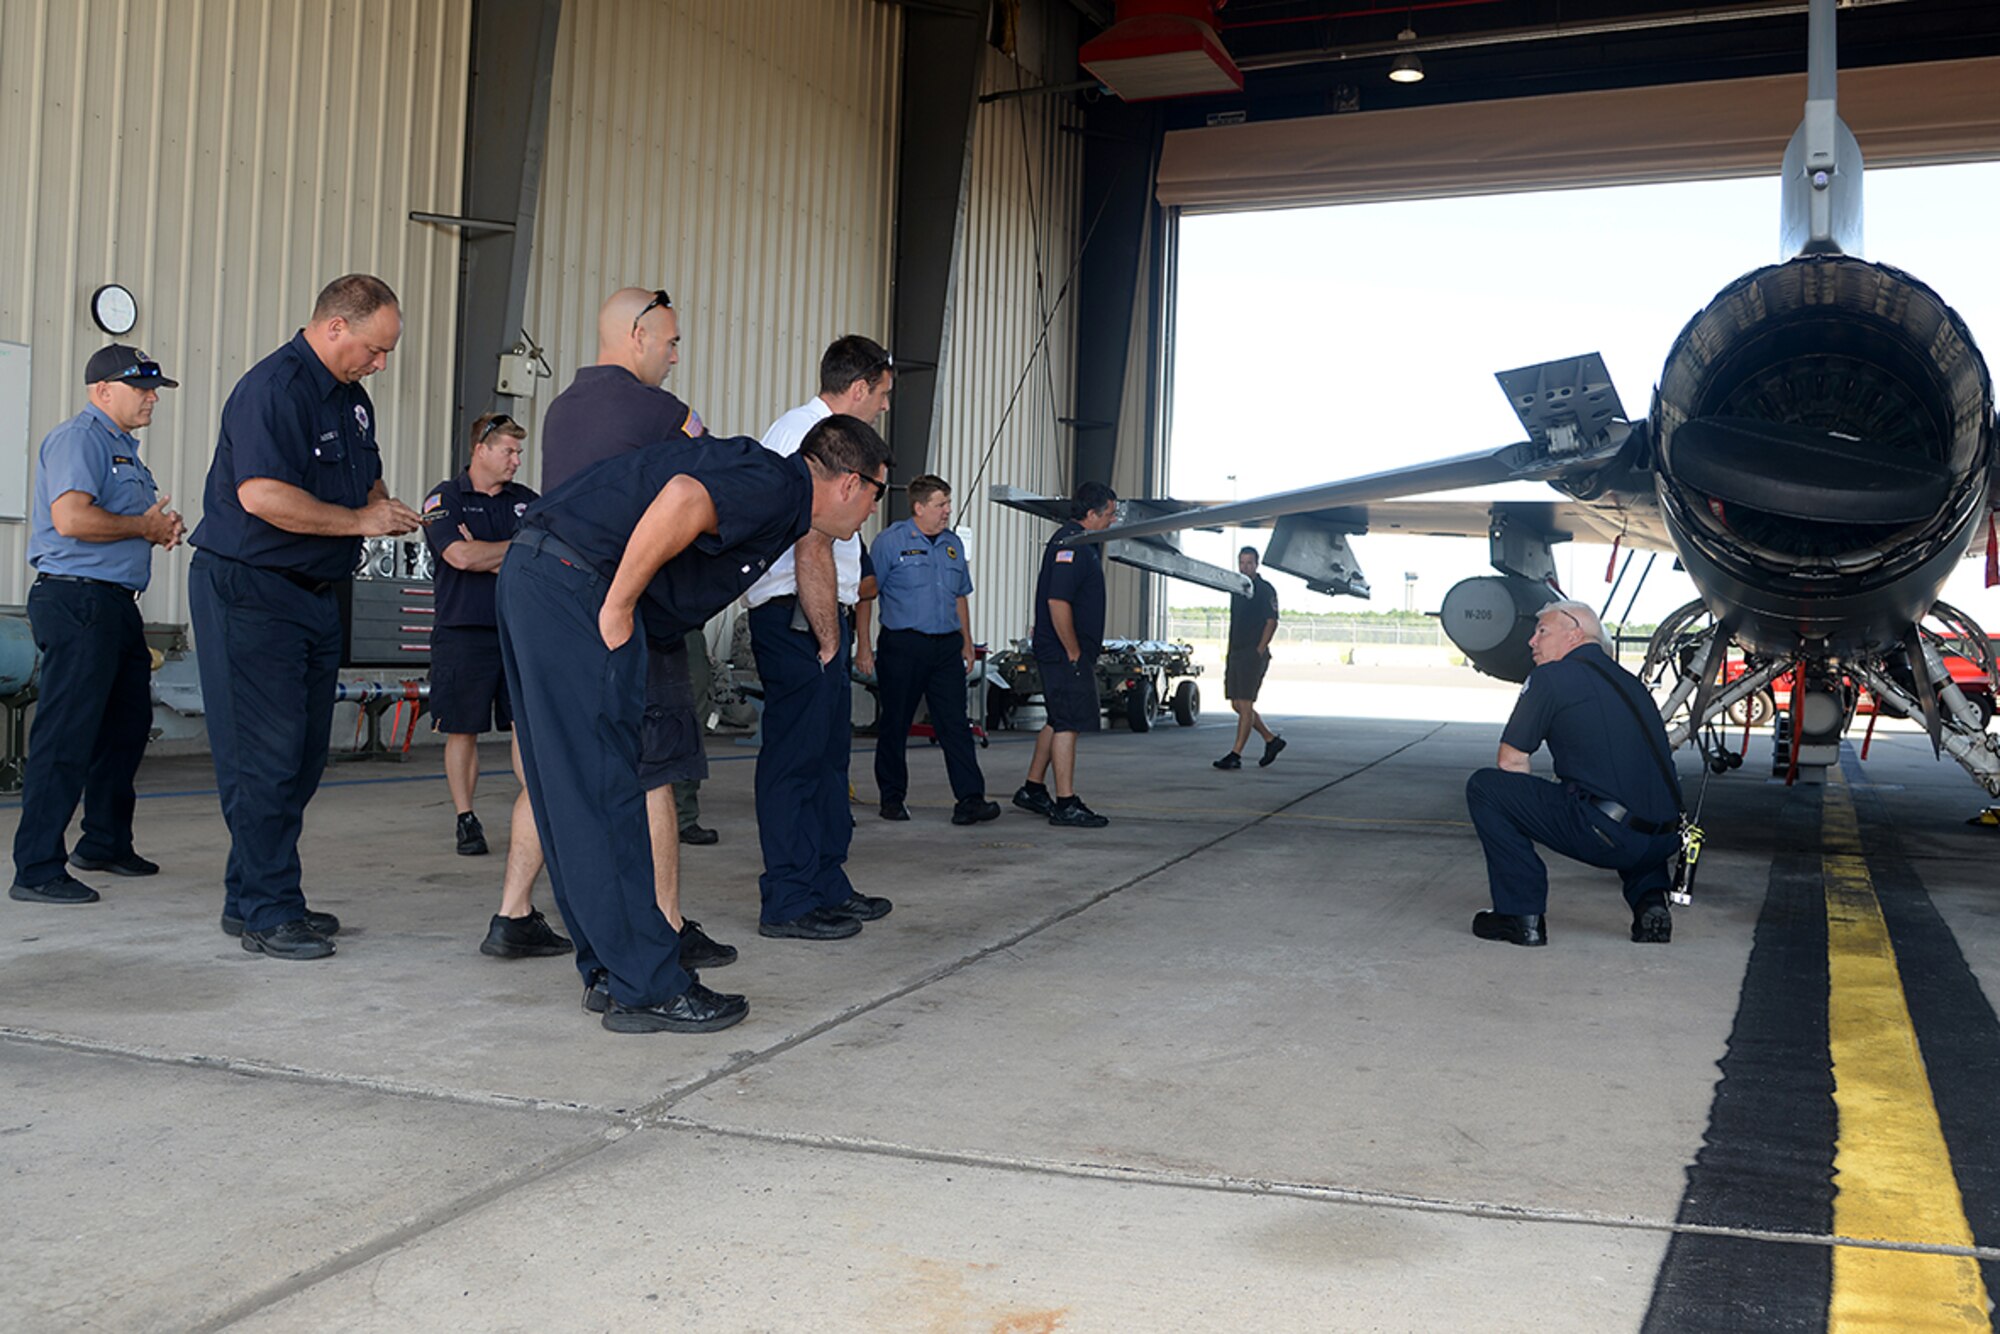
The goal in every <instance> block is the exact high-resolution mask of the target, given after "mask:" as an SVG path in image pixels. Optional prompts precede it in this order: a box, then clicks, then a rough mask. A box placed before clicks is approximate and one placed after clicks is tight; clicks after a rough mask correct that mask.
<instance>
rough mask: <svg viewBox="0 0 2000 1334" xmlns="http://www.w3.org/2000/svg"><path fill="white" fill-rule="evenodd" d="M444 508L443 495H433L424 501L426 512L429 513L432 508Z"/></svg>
mask: <svg viewBox="0 0 2000 1334" xmlns="http://www.w3.org/2000/svg"><path fill="white" fill-rule="evenodd" d="M443 508H444V497H443V496H441V495H437V496H431V497H430V498H428V499H427V500H425V501H424V513H426V514H429V513H430V512H431V511H432V510H436V509H443Z"/></svg>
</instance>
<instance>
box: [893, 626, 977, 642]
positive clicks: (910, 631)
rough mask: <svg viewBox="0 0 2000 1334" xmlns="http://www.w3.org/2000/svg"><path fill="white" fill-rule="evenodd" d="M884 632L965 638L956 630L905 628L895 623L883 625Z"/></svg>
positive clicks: (928, 636) (938, 637)
mask: <svg viewBox="0 0 2000 1334" xmlns="http://www.w3.org/2000/svg"><path fill="white" fill-rule="evenodd" d="M882 633H883V634H885V635H922V636H923V637H924V638H925V639H951V640H957V639H962V638H964V636H963V635H961V634H960V633H959V632H958V631H956V630H915V629H904V628H903V627H902V626H900V625H894V626H892V625H885V626H883V627H882Z"/></svg>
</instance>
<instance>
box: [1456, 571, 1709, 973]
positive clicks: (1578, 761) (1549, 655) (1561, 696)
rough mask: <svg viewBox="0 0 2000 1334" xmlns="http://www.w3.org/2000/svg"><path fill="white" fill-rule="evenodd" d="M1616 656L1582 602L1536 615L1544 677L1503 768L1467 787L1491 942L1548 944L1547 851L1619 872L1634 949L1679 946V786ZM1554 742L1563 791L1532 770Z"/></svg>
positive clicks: (1524, 708)
mask: <svg viewBox="0 0 2000 1334" xmlns="http://www.w3.org/2000/svg"><path fill="white" fill-rule="evenodd" d="M1609 648H1610V641H1609V640H1608V639H1607V638H1606V637H1605V634H1604V626H1603V625H1602V623H1600V622H1599V621H1598V619H1597V613H1596V612H1594V611H1592V610H1591V609H1590V608H1589V607H1587V606H1585V605H1584V604H1583V603H1581V602H1552V603H1550V604H1549V605H1548V606H1546V607H1544V608H1542V610H1541V612H1540V614H1539V615H1538V616H1537V617H1536V618H1535V633H1534V637H1533V638H1531V639H1530V640H1529V641H1528V651H1529V653H1530V654H1531V655H1532V656H1533V657H1534V660H1535V669H1534V670H1533V671H1531V672H1529V673H1528V679H1527V680H1526V681H1524V682H1522V683H1521V697H1520V699H1518V700H1517V701H1515V704H1514V713H1513V716H1512V717H1510V718H1508V720H1507V728H1506V730H1505V731H1504V732H1502V733H1501V734H1500V752H1499V755H1498V757H1497V758H1496V759H1495V761H1494V765H1495V767H1494V768H1491V769H1480V770H1478V771H1477V772H1475V773H1474V774H1473V775H1472V777H1471V778H1470V779H1468V780H1467V781H1466V784H1465V804H1466V808H1467V809H1468V810H1469V811H1470V813H1471V815H1472V827H1473V828H1474V829H1475V830H1477V831H1478V833H1479V844H1480V847H1481V848H1482V849H1483V850H1484V851H1485V853H1486V875H1487V880H1488V882H1489V885H1490V887H1491V889H1492V892H1493V908H1492V911H1490V912H1480V913H1475V914H1474V915H1473V918H1472V933H1473V934H1474V935H1476V936H1478V937H1479V938H1480V939H1482V940H1504V941H1507V942H1508V943H1510V944H1514V945H1546V944H1548V943H1549V933H1548V921H1547V917H1546V916H1545V909H1546V908H1547V905H1548V898H1549V872H1548V867H1546V866H1544V865H1543V864H1542V859H1541V858H1540V857H1538V856H1537V855H1536V854H1535V844H1537V843H1539V844H1541V845H1542V846H1543V847H1545V848H1549V849H1550V850H1552V851H1555V852H1559V853H1561V854H1562V855H1563V856H1565V857H1574V858H1575V859H1576V860H1577V861H1580V862H1583V863H1585V864H1586V865H1589V866H1601V867H1604V868H1606V869H1608V870H1613V871H1616V872H1618V876H1619V879H1620V880H1621V881H1623V882H1624V887H1625V902H1626V904H1627V905H1628V906H1629V907H1630V908H1631V909H1632V939H1633V940H1634V941H1635V942H1638V943H1641V944H1665V943H1666V942H1667V941H1669V940H1671V939H1673V918H1672V916H1671V915H1670V913H1669V910H1668V908H1667V889H1668V887H1669V885H1670V883H1671V878H1670V876H1669V874H1668V871H1667V861H1668V858H1670V857H1671V856H1672V855H1673V851H1674V848H1675V846H1676V844H1677V843H1678V842H1679V831H1680V820H1679V814H1680V809H1681V791H1680V780H1679V778H1678V777H1677V776H1676V775H1675V773H1674V767H1673V759H1672V751H1671V749H1670V748H1669V746H1668V745H1667V732H1666V728H1665V726H1664V725H1663V724H1662V723H1661V722H1660V711H1659V709H1658V708H1657V707H1656V706H1655V705H1654V703H1653V697H1652V696H1651V695H1649V694H1648V693H1647V692H1646V688H1645V687H1644V686H1643V685H1641V684H1640V683H1639V680H1638V678H1637V677H1635V676H1633V675H1632V674H1631V673H1630V672H1628V671H1626V670H1625V669H1624V668H1623V667H1620V666H1619V665H1618V664H1617V663H1616V662H1615V661H1613V659H1612V657H1611V654H1610V653H1609V652H1608V651H1607V650H1608V649H1609ZM1544 741H1546V742H1547V743H1548V746H1549V756H1550V758H1551V759H1552V760H1553V761H1554V762H1555V771H1556V779H1557V781H1556V782H1553V783H1551V782H1547V781H1545V780H1543V779H1540V778H1537V777H1535V776H1534V775H1533V774H1532V773H1531V772H1530V771H1529V766H1528V757H1529V756H1530V755H1532V754H1534V752H1535V751H1536V750H1537V749H1538V748H1539V747H1540V746H1541V744H1542V743H1543V742H1544Z"/></svg>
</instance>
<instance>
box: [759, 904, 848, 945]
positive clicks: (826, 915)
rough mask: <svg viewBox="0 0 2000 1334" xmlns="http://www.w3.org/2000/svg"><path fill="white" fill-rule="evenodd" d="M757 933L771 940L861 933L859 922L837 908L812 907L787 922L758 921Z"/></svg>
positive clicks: (825, 937) (814, 938)
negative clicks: (802, 914) (807, 911)
mask: <svg viewBox="0 0 2000 1334" xmlns="http://www.w3.org/2000/svg"><path fill="white" fill-rule="evenodd" d="M757 934H758V935H760V936H769V937H771V938H772V939H773V940H845V939H847V938H848V937H849V936H856V935H860V934H861V923H860V922H859V921H857V920H856V919H854V918H852V917H850V916H848V915H847V914H846V913H844V912H841V911H840V910H839V909H837V908H814V909H813V910H812V911H811V912H809V913H806V914H805V915H804V916H802V917H794V918H793V919H792V920H791V921H789V922H759V923H757Z"/></svg>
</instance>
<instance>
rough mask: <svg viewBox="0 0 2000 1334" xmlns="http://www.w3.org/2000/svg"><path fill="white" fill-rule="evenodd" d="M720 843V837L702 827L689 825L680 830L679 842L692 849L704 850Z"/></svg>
mask: <svg viewBox="0 0 2000 1334" xmlns="http://www.w3.org/2000/svg"><path fill="white" fill-rule="evenodd" d="M721 841H722V835H720V834H718V833H716V832H715V831H714V830H713V829H709V828H707V827H705V826H703V825H699V824H691V825H689V826H688V827H687V828H685V829H683V830H681V842H683V843H685V844H687V845H688V846H689V847H692V848H706V847H711V846H713V845H714V844H717V843H720V842H721Z"/></svg>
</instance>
